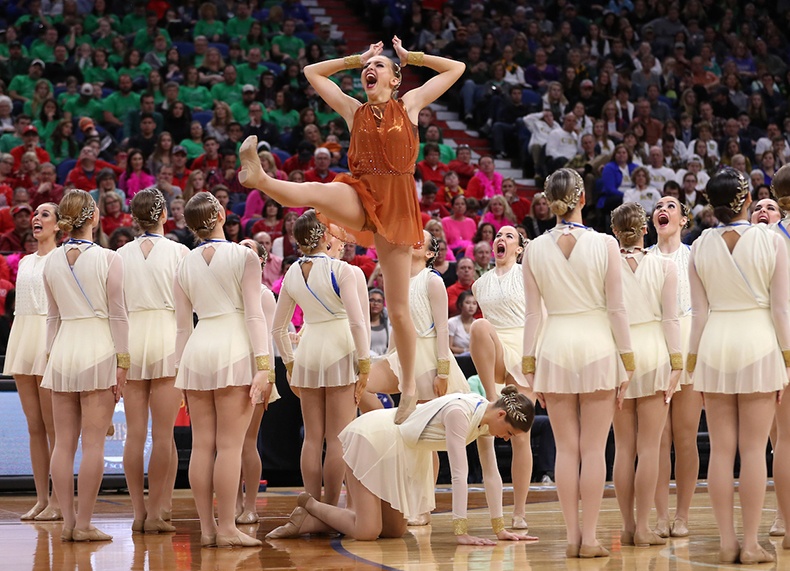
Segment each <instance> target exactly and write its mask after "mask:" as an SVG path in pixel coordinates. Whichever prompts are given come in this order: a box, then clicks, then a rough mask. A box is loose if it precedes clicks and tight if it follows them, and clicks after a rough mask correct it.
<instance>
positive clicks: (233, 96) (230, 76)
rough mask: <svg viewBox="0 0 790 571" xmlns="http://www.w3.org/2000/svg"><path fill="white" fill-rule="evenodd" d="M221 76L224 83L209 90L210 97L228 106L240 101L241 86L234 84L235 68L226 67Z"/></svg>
mask: <svg viewBox="0 0 790 571" xmlns="http://www.w3.org/2000/svg"><path fill="white" fill-rule="evenodd" d="M222 75H223V76H224V78H225V81H223V82H222V83H217V84H216V85H214V87H212V88H211V97H213V98H214V100H215V101H224V102H225V103H227V104H228V105H233V104H234V103H236V102H237V101H241V86H240V85H239V84H238V83H237V82H236V78H237V74H236V68H235V67H234V66H232V65H226V66H225V69H224V70H223V73H222Z"/></svg>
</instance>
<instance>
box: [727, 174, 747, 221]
mask: <svg viewBox="0 0 790 571" xmlns="http://www.w3.org/2000/svg"><path fill="white" fill-rule="evenodd" d="M736 172H737V173H738V184H739V185H740V189H738V193H737V194H736V195H735V198H733V199H732V202H730V204H729V206H730V210H732V211H733V212H740V211H741V208H743V203H744V202H746V197H747V196H748V194H749V181H748V180H746V177H745V176H744V175H743V173H741V172H740V171H736Z"/></svg>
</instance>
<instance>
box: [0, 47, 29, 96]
mask: <svg viewBox="0 0 790 571" xmlns="http://www.w3.org/2000/svg"><path fill="white" fill-rule="evenodd" d="M0 46H3V44H0ZM29 67H30V58H29V57H27V56H26V55H24V54H23V53H22V44H20V43H19V42H16V41H15V42H12V43H11V44H10V45H9V46H8V57H7V58H6V60H5V61H4V62H2V65H1V66H0V74H1V75H2V77H3V79H4V80H5V82H6V85H8V84H9V83H11V80H13V79H14V78H15V77H16V76H18V75H25V73H27V70H28V68H29Z"/></svg>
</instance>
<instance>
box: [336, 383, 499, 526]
mask: <svg viewBox="0 0 790 571" xmlns="http://www.w3.org/2000/svg"><path fill="white" fill-rule="evenodd" d="M487 406H488V401H486V400H485V399H484V398H483V397H481V396H479V395H474V394H457V393H456V394H449V395H445V396H443V397H438V398H435V399H433V400H431V401H429V402H427V403H424V404H420V405H417V410H415V411H414V412H413V413H412V414H411V416H410V417H409V418H408V419H406V421H405V422H404V423H403V424H401V425H400V426H398V425H396V424H395V423H394V419H395V413H396V410H395V409H382V410H374V411H372V412H369V413H367V414H363V415H362V416H359V417H357V418H356V419H355V420H353V421H352V422H351V423H350V424H349V425H348V426H346V428H344V429H343V431H342V432H341V433H340V441H341V443H342V444H343V459H344V460H345V461H346V464H347V465H348V466H349V468H351V470H352V472H353V474H354V476H356V478H357V479H358V480H359V481H360V482H362V484H363V485H364V486H365V487H366V488H367V489H368V490H370V491H371V492H372V493H373V494H375V495H376V496H378V497H379V498H381V499H382V500H385V501H387V502H389V503H390V504H391V505H392V507H393V508H395V509H396V510H398V511H399V512H401V513H403V515H404V517H406V518H407V519H408V518H413V517H416V516H417V515H419V514H423V513H427V512H430V511H432V510H433V509H434V508H435V507H436V500H435V493H434V476H433V451H437V450H446V451H447V453H448V456H449V458H450V469H451V473H452V486H453V518H465V517H466V507H467V493H468V492H467V481H466V478H467V474H468V465H467V459H466V445H467V444H469V443H470V442H473V441H474V440H476V439H477V438H478V437H480V436H483V435H486V434H488V426H487V425H486V426H483V427H481V426H480V421H481V420H482V418H483V414H484V413H485V411H486V407H487ZM494 479H495V478H491V480H494ZM493 485H495V484H493V483H491V482H489V479H486V487H487V488H488V486H493ZM487 492H488V490H487ZM498 493H499V497H500V498H501V488H500V490H499V491H498ZM486 496H487V497H496V494H495V493H494V494H491V495H489V494H488V493H486ZM495 511H496V510H495V508H493V507H492V514H493V513H494V512H495ZM499 515H501V511H500V512H499ZM494 517H497V516H494Z"/></svg>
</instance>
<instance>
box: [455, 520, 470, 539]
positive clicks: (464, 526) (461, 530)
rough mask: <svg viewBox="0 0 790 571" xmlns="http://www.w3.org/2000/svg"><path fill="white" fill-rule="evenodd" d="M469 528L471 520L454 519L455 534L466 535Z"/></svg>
mask: <svg viewBox="0 0 790 571" xmlns="http://www.w3.org/2000/svg"><path fill="white" fill-rule="evenodd" d="M468 530H469V520H467V519H466V518H459V519H454V520H453V533H454V534H455V535H466V534H467V532H468Z"/></svg>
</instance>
